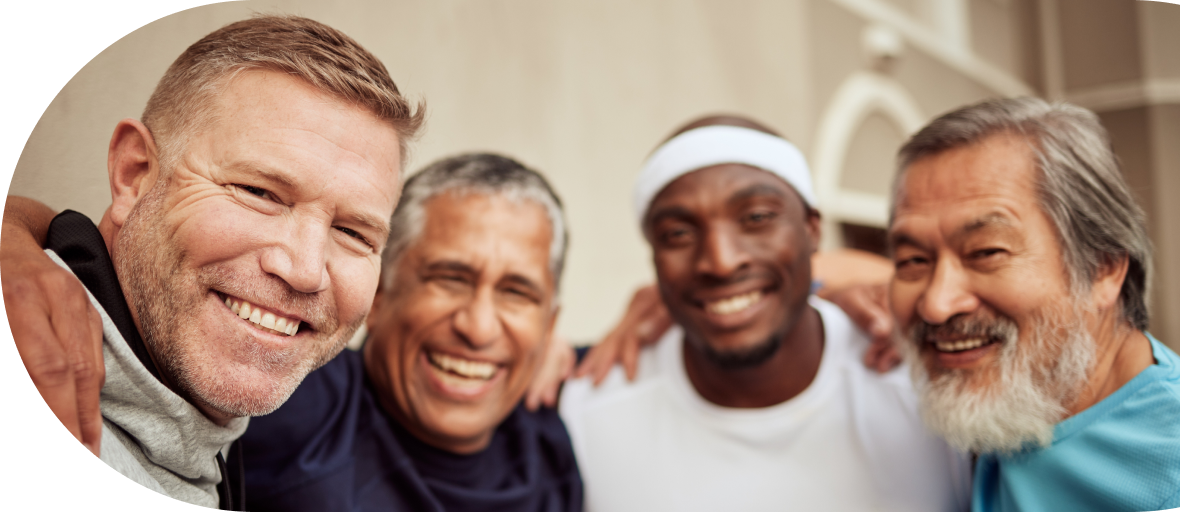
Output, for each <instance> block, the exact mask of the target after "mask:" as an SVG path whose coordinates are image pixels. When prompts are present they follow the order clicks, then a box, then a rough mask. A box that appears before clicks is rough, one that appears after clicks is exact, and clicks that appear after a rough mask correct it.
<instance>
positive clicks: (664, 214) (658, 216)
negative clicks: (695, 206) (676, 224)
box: [647, 206, 693, 225]
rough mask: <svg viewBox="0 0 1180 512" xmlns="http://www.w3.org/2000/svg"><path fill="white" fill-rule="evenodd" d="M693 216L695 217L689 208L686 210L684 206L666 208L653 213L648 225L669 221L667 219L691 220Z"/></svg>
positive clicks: (649, 217)
mask: <svg viewBox="0 0 1180 512" xmlns="http://www.w3.org/2000/svg"><path fill="white" fill-rule="evenodd" d="M692 216H693V214H692V211H690V210H689V209H688V208H685V207H683V206H666V207H663V208H660V209H659V210H656V211H654V212H652V213H651V215H649V216H648V221H647V224H648V225H655V224H658V223H659V222H660V221H662V220H664V219H667V218H673V219H681V220H683V219H690V218H692Z"/></svg>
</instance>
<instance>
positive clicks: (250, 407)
mask: <svg viewBox="0 0 1180 512" xmlns="http://www.w3.org/2000/svg"><path fill="white" fill-rule="evenodd" d="M227 366H230V365H222V366H220V367H218V371H216V372H201V371H194V372H183V373H182V374H181V375H180V376H178V379H177V380H178V382H177V385H178V386H180V387H181V389H184V390H185V391H186V392H187V393H188V394H189V395H190V396H191V397H192V398H193V399H194V400H195V401H199V402H201V403H204V404H206V405H208V406H209V407H211V408H213V409H215V410H217V411H220V412H221V413H223V414H226V415H228V416H235V417H237V416H261V415H264V414H269V413H271V412H274V410H275V409H278V408H279V406H281V405H283V403H284V402H286V401H287V399H288V398H290V397H291V394H292V393H294V392H295V388H297V387H299V383H300V382H302V381H303V378H304V377H306V376H307V374H308V373H309V372H310V369H307V370H304V369H297V370H291V371H287V372H282V373H279V374H272V373H270V372H265V371H260V370H259V369H257V368H253V367H250V366H246V365H233V367H232V368H228V369H227V368H226V367H227ZM202 374H203V375H202Z"/></svg>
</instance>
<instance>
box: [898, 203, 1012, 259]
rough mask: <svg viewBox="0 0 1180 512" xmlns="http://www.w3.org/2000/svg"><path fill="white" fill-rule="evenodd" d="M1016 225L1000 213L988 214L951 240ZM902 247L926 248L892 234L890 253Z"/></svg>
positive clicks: (972, 220) (906, 235)
mask: <svg viewBox="0 0 1180 512" xmlns="http://www.w3.org/2000/svg"><path fill="white" fill-rule="evenodd" d="M1014 225H1015V224H1014V223H1013V222H1012V219H1011V218H1010V217H1008V216H1007V215H1004V214H1002V213H999V212H991V213H986V214H983V215H981V216H979V217H976V218H974V219H971V220H970V221H968V222H967V223H965V224H963V225H962V226H961V227H959V228H958V229H956V230H955V232H954V233H952V234H951V238H963V237H965V236H967V235H970V234H972V233H977V232H979V231H983V230H986V229H991V228H995V227H1011V226H1014ZM902 245H910V246H914V247H917V248H920V249H925V248H926V245H925V244H922V243H921V242H919V241H918V240H917V239H915V238H914V237H912V236H910V235H908V234H906V233H897V232H890V233H889V253H890V254H892V253H893V252H894V251H896V250H897V248H898V247H900V246H902Z"/></svg>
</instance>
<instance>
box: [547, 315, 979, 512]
mask: <svg viewBox="0 0 1180 512" xmlns="http://www.w3.org/2000/svg"><path fill="white" fill-rule="evenodd" d="M810 304H811V306H812V307H814V308H815V309H816V310H818V311H819V313H820V317H821V319H822V321H823V326H824V336H825V338H824V351H823V357H822V359H821V362H820V366H819V371H818V372H817V374H816V376H815V380H814V381H812V382H811V384H810V385H809V386H808V387H807V389H805V390H804V391H803V392H802V393H800V394H799V395H798V396H796V397H794V398H792V399H790V400H787V401H786V402H783V403H781V404H777V405H773V406H771V407H765V408H758V409H736V408H728V407H721V406H718V405H716V404H713V403H711V402H708V401H706V400H705V399H704V398H701V396H700V395H698V394H697V392H696V390H695V389H694V388H693V386H692V383H691V382H690V381H689V380H688V376H687V375H686V374H685V371H684V362H683V358H682V349H683V346H682V343H683V342H682V340H683V331H682V330H681V329H680V328H679V327H674V328H673V329H671V330H670V331H669V332H668V333H667V334H666V335H665V336H664V337H663V339H661V340H660V342H659V343H658V344H657V345H656V346H655V347H652V348H648V349H645V350H644V352H643V353H642V354H641V355H640V360H639V375H638V377H637V378H636V380H635V382H631V383H629V382H627V381H626V377H625V376H624V375H623V372H622V369H621V368H618V367H616V368H614V369H613V370H612V371H611V373H610V375H608V376H607V378H606V380H605V381H604V382H603V383H602V385H601V386H600V387H598V388H595V387H594V386H593V385H592V383H591V382H590V381H589V380H588V379H581V380H577V381H571V382H568V383H566V385H565V389H564V390H563V392H562V396H561V406H560V407H561V416H562V418H563V419H564V420H565V424H566V427H567V428H568V429H569V432H570V436H571V438H572V439H573V443H574V451H575V452H576V453H577V456H578V466H579V468H580V469H581V472H582V478H583V480H584V481H585V486H586V506H587V510H589V511H597V512H624V511H629V510H635V511H645V512H646V511H653V510H675V511H693V510H700V511H720V510H740V511H757V510H774V511H782V510H808V511H812V510H833V511H850V510H856V511H860V510H896V511H906V512H920V511H952V510H966V509H967V508H968V500H969V497H970V470H969V467H968V461H967V459H966V457H964V456H963V455H962V454H959V453H957V452H955V451H954V450H952V449H951V448H949V447H948V446H947V445H946V444H945V443H943V442H942V441H941V440H940V439H938V438H936V437H934V436H933V435H932V434H930V433H929V432H927V430H926V429H925V427H923V425H922V421H921V418H920V417H919V416H918V413H917V398H916V397H915V395H914V391H913V386H912V384H911V383H910V380H909V376H908V370H907V369H905V368H902V369H896V370H893V371H891V372H889V373H887V374H884V375H881V374H877V373H876V372H875V371H873V370H870V369H868V368H865V366H864V364H862V363H861V354H862V353H863V352H864V350H865V349H866V348H867V347H868V344H869V341H868V339H867V337H866V336H865V335H864V334H863V333H862V332H861V331H859V330H857V329H855V328H854V327H853V326H852V323H851V321H850V320H849V319H848V317H847V316H846V315H845V314H844V312H843V311H841V310H840V309H839V308H838V307H836V306H835V305H833V304H831V303H829V302H825V301H823V300H821V299H818V298H815V297H812V298H811V299H810Z"/></svg>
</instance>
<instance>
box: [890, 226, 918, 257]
mask: <svg viewBox="0 0 1180 512" xmlns="http://www.w3.org/2000/svg"><path fill="white" fill-rule="evenodd" d="M903 245H911V246H914V247H917V248H919V249H925V246H924V245H922V244H920V243H918V240H916V239H915V238H914V237H911V236H910V235H907V234H905V233H897V232H895V231H890V232H889V256H890V257H892V256H893V254H894V253H895V252H897V248H898V247H900V246H903Z"/></svg>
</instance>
